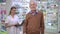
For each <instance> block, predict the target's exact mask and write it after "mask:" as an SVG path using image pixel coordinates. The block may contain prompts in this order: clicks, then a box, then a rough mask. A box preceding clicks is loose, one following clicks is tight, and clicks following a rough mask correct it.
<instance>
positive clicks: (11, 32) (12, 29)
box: [5, 7, 20, 34]
mask: <svg viewBox="0 0 60 34" xmlns="http://www.w3.org/2000/svg"><path fill="white" fill-rule="evenodd" d="M15 11H16V7H11V9H10V13H9V16H7V17H6V18H7V19H6V22H5V23H6V25H5V26H6V29H7V34H20V31H19V28H18V27H17V26H16V25H18V22H19V18H18V16H17V15H15Z"/></svg>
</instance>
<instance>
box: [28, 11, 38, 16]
mask: <svg viewBox="0 0 60 34" xmlns="http://www.w3.org/2000/svg"><path fill="white" fill-rule="evenodd" d="M29 13H30V14H32V15H33V16H34V15H36V14H37V13H38V11H37V10H36V11H35V12H32V11H30V12H29Z"/></svg>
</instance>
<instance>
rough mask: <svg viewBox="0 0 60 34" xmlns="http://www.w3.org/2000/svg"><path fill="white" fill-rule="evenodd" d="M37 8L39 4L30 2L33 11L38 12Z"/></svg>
mask: <svg viewBox="0 0 60 34" xmlns="http://www.w3.org/2000/svg"><path fill="white" fill-rule="evenodd" d="M36 6H37V4H36V3H35V2H30V9H31V10H32V11H34V10H36Z"/></svg>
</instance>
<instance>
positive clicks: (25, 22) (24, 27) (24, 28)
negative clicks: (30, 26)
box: [23, 15, 28, 34]
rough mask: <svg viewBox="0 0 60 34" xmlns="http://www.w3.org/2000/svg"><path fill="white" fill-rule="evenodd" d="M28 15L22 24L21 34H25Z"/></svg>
mask: <svg viewBox="0 0 60 34" xmlns="http://www.w3.org/2000/svg"><path fill="white" fill-rule="evenodd" d="M27 17H28V15H26V19H25V21H24V23H23V34H26V30H27V23H28V18H27Z"/></svg>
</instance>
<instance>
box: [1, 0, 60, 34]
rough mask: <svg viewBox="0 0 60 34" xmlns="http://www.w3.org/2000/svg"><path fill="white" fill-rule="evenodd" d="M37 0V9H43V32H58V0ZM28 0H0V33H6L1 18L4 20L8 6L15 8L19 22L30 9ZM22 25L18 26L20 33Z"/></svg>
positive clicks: (59, 29) (46, 33) (57, 33)
mask: <svg viewBox="0 0 60 34" xmlns="http://www.w3.org/2000/svg"><path fill="white" fill-rule="evenodd" d="M35 1H37V9H38V10H41V11H43V15H44V23H45V34H60V10H59V9H60V2H59V1H60V0H35ZM29 2H30V0H0V34H6V30H5V28H4V27H2V26H4V24H1V23H2V22H1V21H2V20H4V21H5V20H6V17H7V16H8V14H9V11H10V8H11V7H12V6H15V7H16V8H17V10H16V15H18V17H19V19H20V22H21V21H22V20H24V19H25V16H26V14H27V13H28V12H29V11H30V8H29ZM22 28H23V26H20V30H21V31H20V33H21V34H23V33H22V32H23V29H22Z"/></svg>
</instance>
